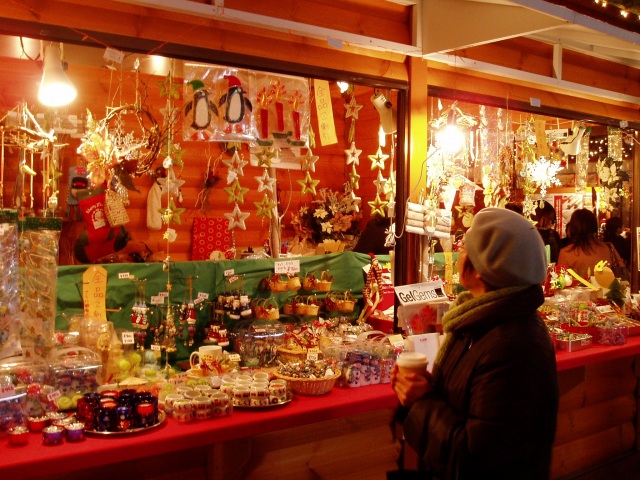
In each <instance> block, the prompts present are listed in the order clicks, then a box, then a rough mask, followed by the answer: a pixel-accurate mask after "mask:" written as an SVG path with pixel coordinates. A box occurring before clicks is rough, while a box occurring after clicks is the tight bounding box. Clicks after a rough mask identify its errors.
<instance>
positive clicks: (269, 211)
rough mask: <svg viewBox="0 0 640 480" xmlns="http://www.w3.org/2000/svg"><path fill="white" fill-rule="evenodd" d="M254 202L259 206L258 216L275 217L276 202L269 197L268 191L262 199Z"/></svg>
mask: <svg viewBox="0 0 640 480" xmlns="http://www.w3.org/2000/svg"><path fill="white" fill-rule="evenodd" d="M253 204H254V205H255V206H256V207H258V212H257V213H256V217H266V218H269V219H271V218H272V217H273V208H274V207H275V206H276V204H275V203H274V202H272V201H271V200H270V199H269V196H268V195H267V194H266V193H265V195H264V197H262V200H261V201H259V202H253Z"/></svg>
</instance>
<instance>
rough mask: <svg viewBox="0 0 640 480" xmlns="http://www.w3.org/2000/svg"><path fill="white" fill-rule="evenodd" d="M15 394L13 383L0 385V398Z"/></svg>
mask: <svg viewBox="0 0 640 480" xmlns="http://www.w3.org/2000/svg"><path fill="white" fill-rule="evenodd" d="M15 394H16V388H15V387H14V386H13V385H4V386H2V387H0V398H5V397H13V396H14V395H15Z"/></svg>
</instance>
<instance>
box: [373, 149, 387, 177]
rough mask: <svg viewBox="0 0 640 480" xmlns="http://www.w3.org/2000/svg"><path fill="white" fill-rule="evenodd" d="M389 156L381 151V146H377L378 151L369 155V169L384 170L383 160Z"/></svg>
mask: <svg viewBox="0 0 640 480" xmlns="http://www.w3.org/2000/svg"><path fill="white" fill-rule="evenodd" d="M388 158H389V155H386V154H384V153H382V147H380V146H378V151H377V152H376V153H375V154H374V155H369V160H371V171H373V170H375V169H377V168H378V169H380V170H384V162H385V161H386V160H387V159H388Z"/></svg>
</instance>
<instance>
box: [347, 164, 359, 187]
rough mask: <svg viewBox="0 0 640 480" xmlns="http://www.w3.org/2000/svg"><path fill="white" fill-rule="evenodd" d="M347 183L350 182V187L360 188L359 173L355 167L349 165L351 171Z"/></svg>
mask: <svg viewBox="0 0 640 480" xmlns="http://www.w3.org/2000/svg"><path fill="white" fill-rule="evenodd" d="M349 183H350V184H351V188H352V189H354V190H357V189H358V188H360V175H358V172H356V167H355V166H353V167H351V173H350V174H349Z"/></svg>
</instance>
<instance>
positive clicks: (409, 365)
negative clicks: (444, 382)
mask: <svg viewBox="0 0 640 480" xmlns="http://www.w3.org/2000/svg"><path fill="white" fill-rule="evenodd" d="M396 365H398V369H399V370H400V371H401V372H403V373H417V374H418V375H425V374H426V372H427V365H429V362H428V360H427V356H426V355H424V354H422V353H418V352H403V353H401V354H400V355H398V359H397V360H396Z"/></svg>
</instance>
